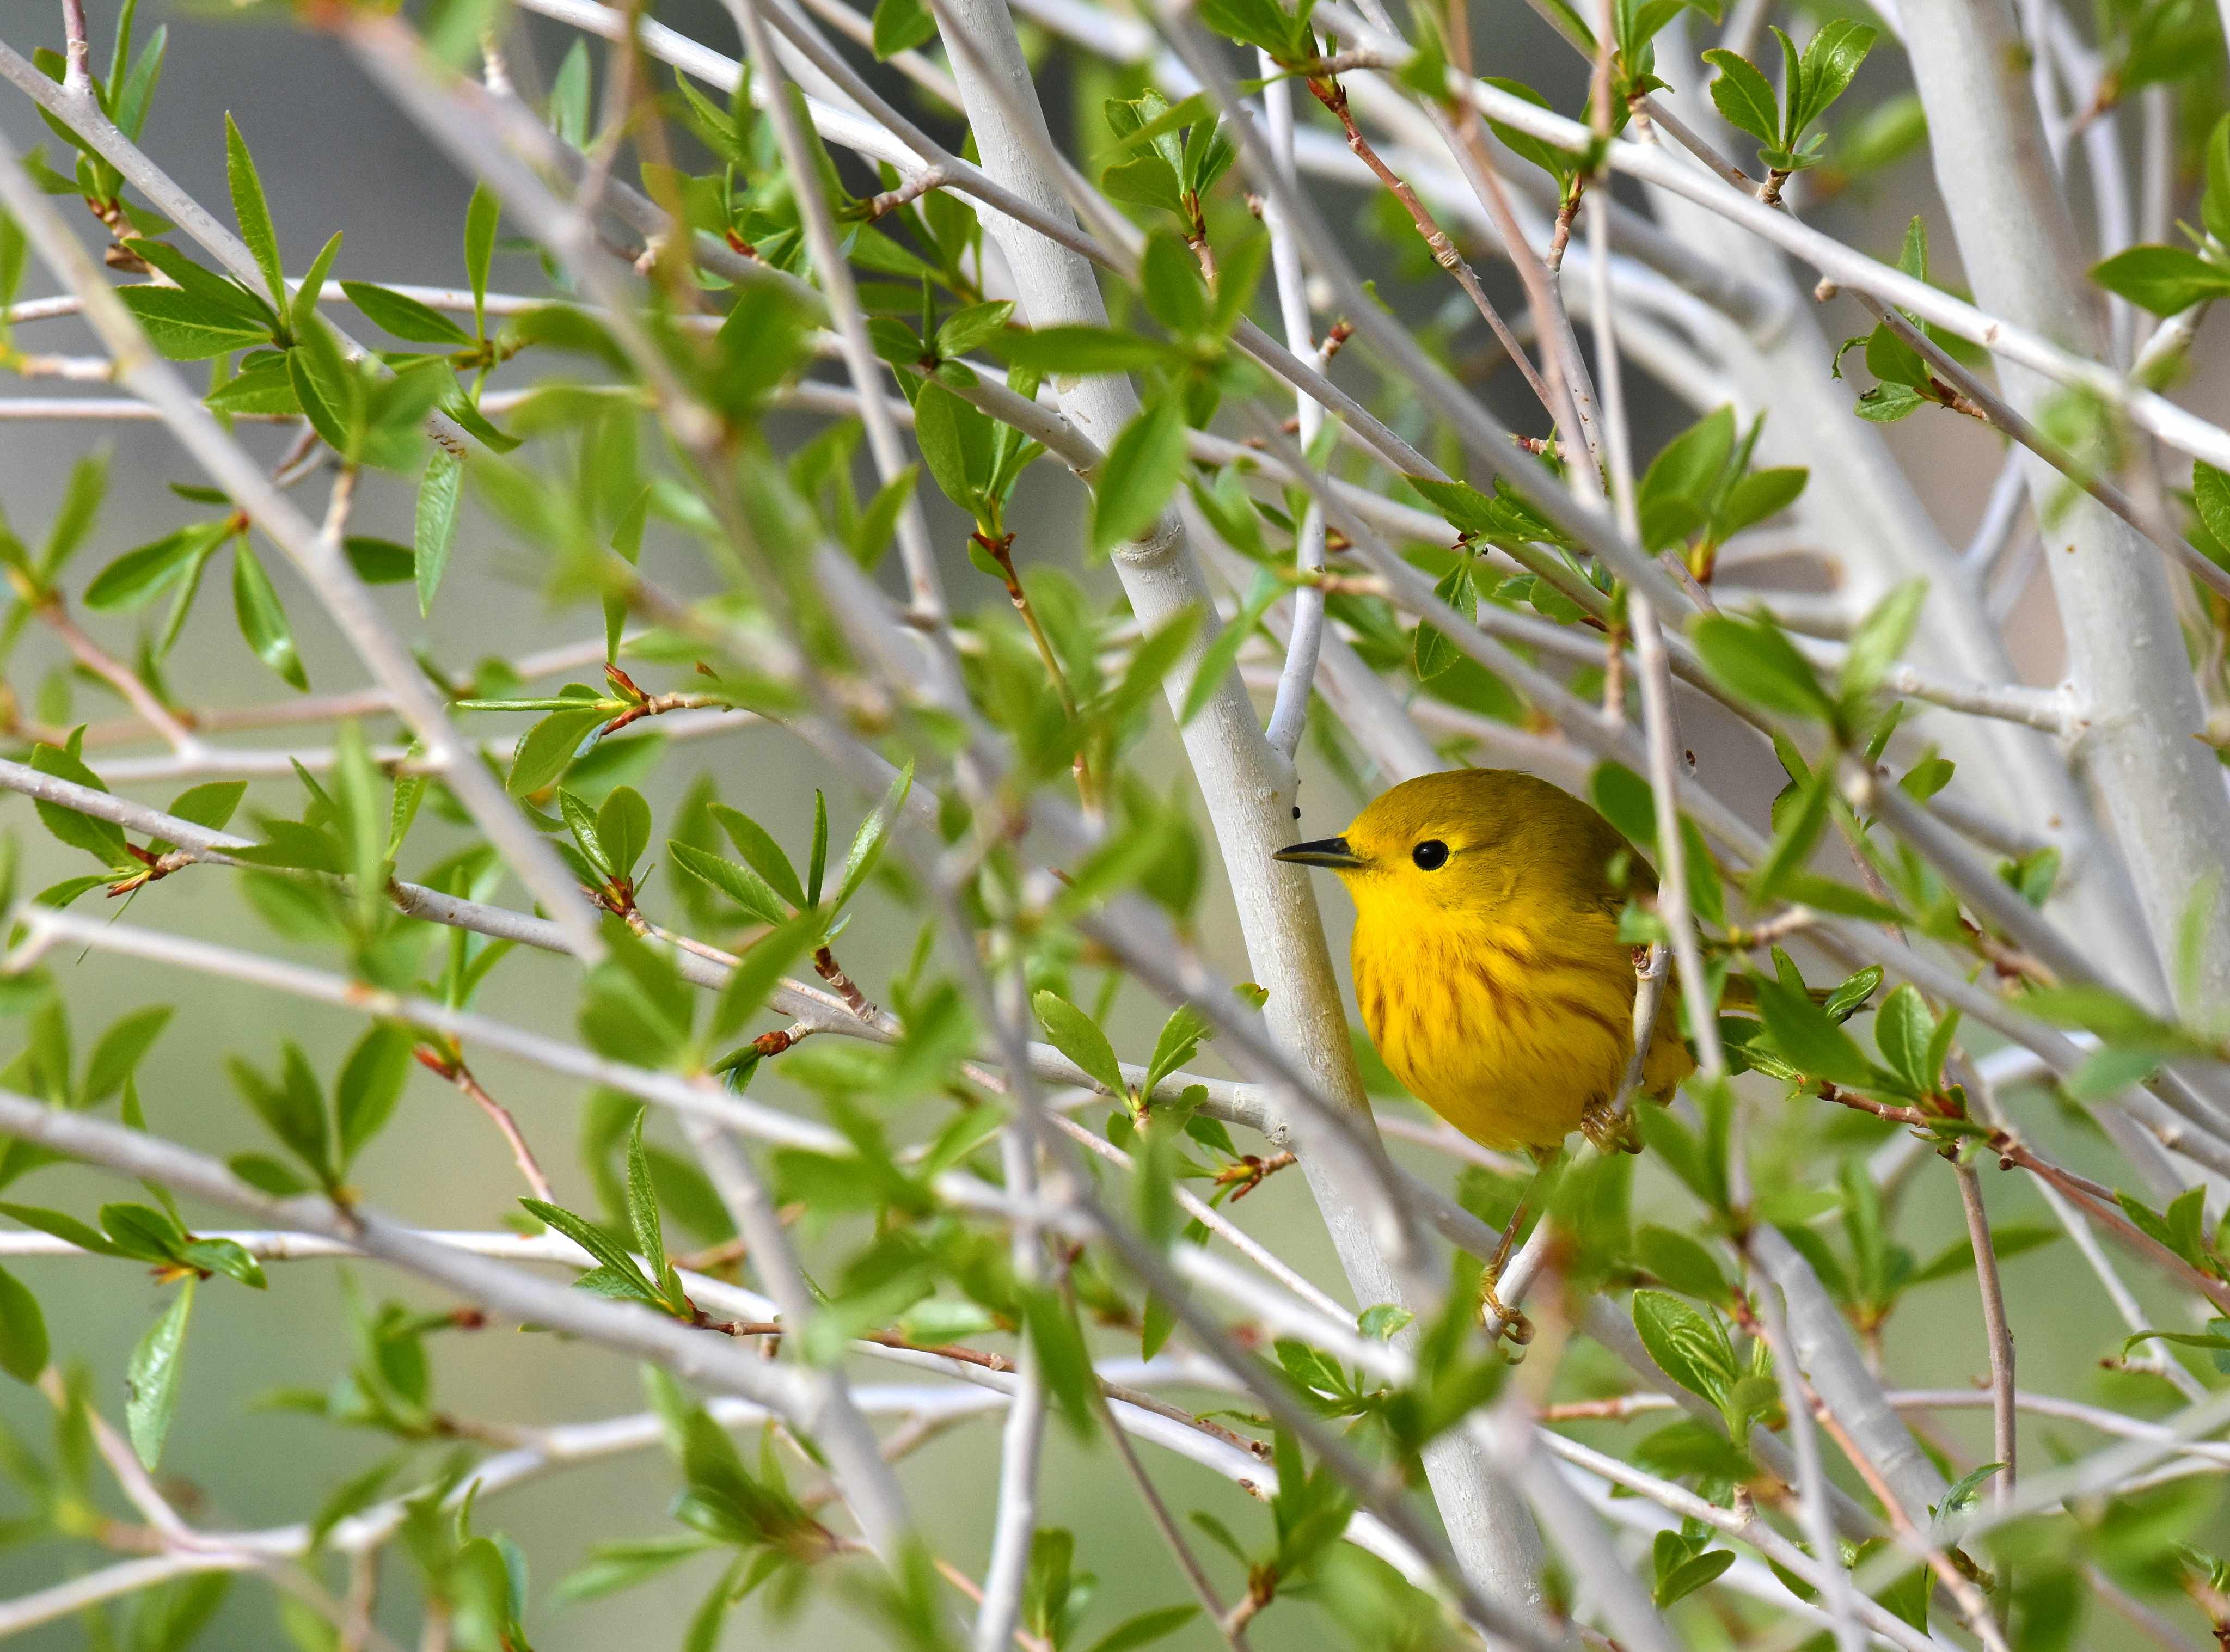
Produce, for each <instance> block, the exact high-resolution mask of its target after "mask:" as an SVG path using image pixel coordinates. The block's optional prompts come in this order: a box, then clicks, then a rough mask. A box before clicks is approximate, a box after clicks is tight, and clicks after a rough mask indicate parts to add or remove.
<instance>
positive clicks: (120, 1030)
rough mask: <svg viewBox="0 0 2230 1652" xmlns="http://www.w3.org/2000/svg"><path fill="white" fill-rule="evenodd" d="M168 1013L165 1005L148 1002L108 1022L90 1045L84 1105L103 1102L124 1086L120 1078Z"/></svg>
mask: <svg viewBox="0 0 2230 1652" xmlns="http://www.w3.org/2000/svg"><path fill="white" fill-rule="evenodd" d="M171 1013H172V1011H171V1006H169V1005H167V1004H152V1005H150V1006H147V1007H146V1008H145V1009H142V1010H133V1011H132V1012H130V1013H129V1014H126V1015H120V1016H119V1017H118V1018H117V1019H116V1020H115V1021H114V1022H113V1023H112V1024H111V1025H110V1026H109V1029H108V1031H107V1032H104V1033H102V1034H101V1035H100V1043H99V1044H97V1045H94V1046H93V1058H92V1060H90V1061H89V1062H87V1064H86V1070H85V1092H84V1100H85V1103H86V1105H87V1106H91V1105H92V1104H93V1103H94V1102H105V1101H106V1100H107V1099H108V1098H109V1097H110V1096H113V1095H115V1094H116V1092H117V1091H118V1090H121V1089H123V1088H124V1081H125V1080H126V1079H127V1078H129V1077H131V1076H132V1070H133V1069H135V1068H137V1067H138V1066H139V1064H140V1062H141V1061H142V1060H144V1059H145V1057H146V1054H147V1051H149V1050H150V1049H151V1048H152V1047H153V1045H154V1043H155V1040H156V1039H157V1038H159V1037H161V1036H162V1032H163V1029H164V1027H165V1026H166V1025H169V1024H170V1019H171Z"/></svg>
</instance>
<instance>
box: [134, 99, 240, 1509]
mask: <svg viewBox="0 0 2230 1652" xmlns="http://www.w3.org/2000/svg"><path fill="white" fill-rule="evenodd" d="M228 125H229V122H228ZM195 1283H196V1282H195V1281H194V1280H193V1279H191V1278H189V1279H187V1280H186V1282H184V1284H182V1285H180V1286H179V1287H178V1294H177V1297H176V1298H175V1299H174V1300H173V1301H172V1302H171V1306H170V1307H169V1308H167V1309H165V1310H164V1314H163V1317H162V1318H160V1319H158V1320H157V1321H155V1323H154V1324H153V1325H152V1326H151V1327H149V1329H148V1332H147V1334H146V1335H145V1336H143V1337H141V1338H140V1339H139V1347H137V1348H136V1349H134V1350H133V1351H132V1363H131V1365H130V1366H128V1367H127V1368H126V1372H125V1378H124V1392H125V1401H124V1422H125V1427H126V1430H127V1431H128V1432H129V1433H130V1434H131V1437H132V1450H133V1452H134V1453H136V1454H137V1455H138V1456H139V1461H140V1462H141V1464H142V1465H143V1466H144V1467H145V1468H146V1469H149V1470H152V1469H154V1468H155V1466H156V1465H157V1464H158V1463H159V1462H162V1460H163V1442H164V1439H165V1438H166V1437H168V1436H169V1434H170V1432H171V1417H172V1416H173V1415H174V1414H176V1412H177V1409H178V1379H179V1377H180V1376H181V1375H182V1373H183V1369H184V1366H183V1361H184V1356H185V1350H186V1321H187V1318H188V1316H189V1315H191V1314H192V1313H193V1311H194V1285H195Z"/></svg>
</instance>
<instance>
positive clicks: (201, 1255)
mask: <svg viewBox="0 0 2230 1652" xmlns="http://www.w3.org/2000/svg"><path fill="white" fill-rule="evenodd" d="M178 1260H179V1261H181V1262H183V1263H186V1264H187V1265H188V1266H189V1267H193V1268H198V1269H200V1270H202V1271H203V1273H211V1274H222V1275H223V1276H225V1277H226V1278H228V1279H236V1280H238V1281H239V1282H241V1283H242V1284H243V1285H245V1286H247V1287H248V1289H250V1290H266V1289H269V1288H270V1283H271V1282H270V1281H269V1280H267V1279H266V1278H265V1277H264V1276H263V1265H262V1264H261V1263H259V1262H257V1261H256V1259H255V1257H252V1256H250V1255H248V1250H247V1248H246V1247H245V1246H244V1245H241V1244H236V1243H235V1242H234V1241H233V1240H230V1239H195V1240H192V1241H190V1243H188V1244H184V1245H181V1246H180V1247H179V1248H178Z"/></svg>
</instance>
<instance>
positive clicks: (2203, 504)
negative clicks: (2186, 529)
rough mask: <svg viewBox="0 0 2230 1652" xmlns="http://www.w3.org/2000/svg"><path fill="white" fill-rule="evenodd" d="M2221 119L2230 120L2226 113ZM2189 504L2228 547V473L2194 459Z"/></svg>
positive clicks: (2229, 544)
mask: <svg viewBox="0 0 2230 1652" xmlns="http://www.w3.org/2000/svg"><path fill="white" fill-rule="evenodd" d="M2224 119H2225V120H2226V121H2230V116H2225V117H2224ZM2191 503H2192V507H2193V508H2194V509H2195V510H2196V511H2198V512H2199V519H2200V520H2201V522H2203V523H2205V524H2207V532H2209V533H2211V534H2213V535H2214V543H2216V544H2218V545H2226V546H2230V474H2225V473H2224V472H2221V471H2219V470H2216V469H2215V468H2214V466H2212V465H2210V464H2208V463H2207V461H2206V460H2203V459H2202V460H2198V461H2196V462H2195V464H2194V465H2193V466H2192V467H2191Z"/></svg>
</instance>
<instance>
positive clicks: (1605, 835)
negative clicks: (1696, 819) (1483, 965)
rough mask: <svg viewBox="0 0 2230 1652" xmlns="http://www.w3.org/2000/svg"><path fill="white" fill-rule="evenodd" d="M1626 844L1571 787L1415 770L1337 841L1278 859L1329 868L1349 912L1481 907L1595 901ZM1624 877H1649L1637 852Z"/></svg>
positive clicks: (1515, 777) (1479, 771) (1509, 773)
mask: <svg viewBox="0 0 2230 1652" xmlns="http://www.w3.org/2000/svg"><path fill="white" fill-rule="evenodd" d="M1621 850H1627V852H1628V853H1629V854H1630V853H1631V850H1630V847H1629V845H1627V841H1626V839H1623V838H1621V836H1620V835H1619V834H1618V832H1616V831H1614V829H1613V828H1612V826H1611V825H1610V823H1609V822H1608V821H1607V820H1604V819H1603V818H1602V815H1600V814H1598V813H1595V810H1594V809H1592V808H1590V807H1589V806H1588V805H1587V804H1585V803H1582V801H1580V800H1579V799H1577V798H1576V797H1574V796H1572V795H1571V794H1570V793H1569V792H1566V791H1564V790H1563V789H1561V788H1560V787H1556V786H1552V785H1550V783H1549V782H1548V781H1544V780H1538V779H1536V778H1535V777H1534V776H1533V775H1524V774H1519V773H1518V771H1516V770H1515V769H1507V768H1460V769H1456V770H1454V771H1453V772H1451V773H1448V774H1445V775H1420V776H1419V777H1418V778H1417V779H1415V780H1412V781H1403V782H1402V784H1401V785H1399V786H1396V787H1394V789H1393V790H1391V791H1389V792H1386V793H1383V794H1381V795H1380V796H1379V797H1378V798H1377V799H1376V800H1374V801H1373V802H1372V803H1371V805H1370V807H1368V808H1366V809H1365V810H1363V813H1361V814H1358V815H1357V816H1356V818H1355V820H1354V822H1353V823H1352V824H1351V825H1350V826H1349V827H1348V828H1347V830H1346V831H1345V832H1342V833H1341V834H1340V835H1339V836H1338V837H1337V838H1325V839H1320V840H1319V841H1317V842H1315V843H1297V844H1295V845H1292V847H1291V848H1288V849H1280V850H1279V851H1278V856H1277V858H1279V860H1286V861H1292V862H1294V863H1296V864H1298V865H1304V866H1329V867H1331V869H1332V870H1333V871H1337V872H1338V873H1339V875H1340V880H1341V881H1342V882H1343V883H1344V884H1346V885H1347V887H1348V892H1349V893H1350V895H1352V896H1353V897H1355V903H1356V906H1357V909H1358V910H1366V911H1368V910H1374V909H1375V910H1389V909H1393V908H1398V907H1409V908H1413V909H1423V910H1428V911H1429V910H1439V911H1442V912H1483V911H1488V910H1493V909H1495V908H1498V907H1502V906H1505V905H1506V904H1507V903H1511V902H1512V901H1517V900H1538V901H1545V902H1547V903H1551V904H1552V905H1554V904H1556V903H1563V902H1575V903H1589V904H1593V903H1597V902H1600V901H1601V900H1602V898H1603V897H1604V896H1605V895H1606V894H1607V893H1608V888H1609V884H1608V877H1607V871H1608V867H1609V865H1610V863H1611V861H1612V859H1613V858H1614V857H1615V856H1616V855H1617V854H1618V853H1619V852H1620V851H1621ZM1632 867H1633V871H1632V877H1633V879H1634V882H1635V883H1636V884H1640V886H1642V887H1645V888H1649V887H1654V879H1653V877H1651V875H1650V872H1649V870H1648V868H1647V866H1646V865H1642V864H1641V862H1640V858H1639V857H1634V859H1633V861H1632Z"/></svg>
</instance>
